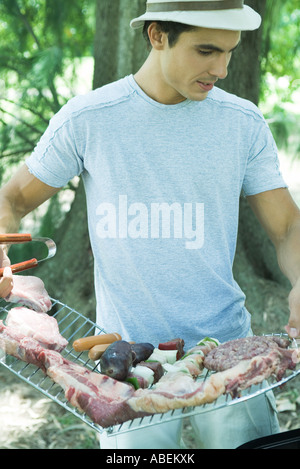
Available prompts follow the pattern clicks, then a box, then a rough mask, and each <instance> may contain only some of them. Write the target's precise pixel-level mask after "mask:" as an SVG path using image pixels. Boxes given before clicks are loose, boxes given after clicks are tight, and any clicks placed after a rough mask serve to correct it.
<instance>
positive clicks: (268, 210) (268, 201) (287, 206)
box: [248, 189, 300, 337]
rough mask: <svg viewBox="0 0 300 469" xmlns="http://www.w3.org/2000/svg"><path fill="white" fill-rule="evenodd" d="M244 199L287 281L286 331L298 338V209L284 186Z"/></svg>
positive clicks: (299, 211) (299, 325) (299, 309)
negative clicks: (274, 249)
mask: <svg viewBox="0 0 300 469" xmlns="http://www.w3.org/2000/svg"><path fill="white" fill-rule="evenodd" d="M248 201H249V203H250V206H251V208H252V210H253V211H254V213H255V214H256V216H257V218H258V220H259V221H260V223H261V224H262V226H263V227H264V228H265V230H266V232H267V234H268V235H269V237H270V239H271V241H272V242H273V244H274V246H275V248H276V252H277V259H278V264H279V266H280V268H281V270H282V272H283V273H284V274H285V275H286V277H287V278H288V279H289V280H290V282H291V285H292V290H291V292H290V295H289V307H290V317H289V322H288V325H287V326H286V331H287V332H288V334H289V335H290V336H291V337H300V210H299V208H298V206H297V205H296V203H295V202H294V200H293V199H292V197H291V195H290V193H289V191H288V190H287V189H275V190H271V191H266V192H262V193H260V194H257V195H253V196H249V197H248Z"/></svg>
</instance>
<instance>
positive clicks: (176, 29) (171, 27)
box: [143, 21, 196, 47]
mask: <svg viewBox="0 0 300 469" xmlns="http://www.w3.org/2000/svg"><path fill="white" fill-rule="evenodd" d="M151 23H156V24H157V25H158V27H159V29H160V30H161V31H162V32H163V33H166V34H168V42H169V46H170V47H173V46H175V44H176V42H177V40H178V38H179V36H180V34H181V33H184V32H186V31H191V30H193V29H195V28H196V27H195V26H191V25H189V24H183V23H176V22H174V21H145V24H144V28H143V36H144V38H145V39H146V41H147V43H148V46H151V44H150V40H149V36H148V27H149V26H150V24H151Z"/></svg>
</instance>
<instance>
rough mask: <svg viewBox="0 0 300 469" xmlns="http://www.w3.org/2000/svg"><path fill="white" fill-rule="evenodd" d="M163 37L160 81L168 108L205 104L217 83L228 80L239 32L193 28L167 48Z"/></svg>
mask: <svg viewBox="0 0 300 469" xmlns="http://www.w3.org/2000/svg"><path fill="white" fill-rule="evenodd" d="M163 35H164V36H165V37H164V38H163V44H164V45H163V48H162V49H161V50H160V52H161V54H160V74H161V77H160V78H161V80H162V82H161V85H162V86H163V88H164V95H165V99H164V101H165V103H167V104H176V103H178V102H181V101H183V100H185V99H191V100H194V101H202V100H204V99H205V98H206V97H207V94H208V92H209V91H210V90H211V89H212V88H213V85H214V84H215V83H216V81H217V80H218V79H224V78H225V77H226V76H227V67H228V64H229V61H230V59H231V55H232V52H233V50H234V49H235V48H236V47H237V46H238V44H239V41H240V36H241V34H240V32H239V31H227V30H226V31H225V30H224V31H223V30H218V29H206V28H196V29H195V30H191V31H188V32H184V33H182V34H181V35H180V36H179V38H178V41H177V42H176V44H175V45H174V46H173V47H171V48H170V47H169V45H168V40H167V35H166V34H165V33H163Z"/></svg>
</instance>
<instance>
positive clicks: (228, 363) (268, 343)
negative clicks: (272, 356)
mask: <svg viewBox="0 0 300 469" xmlns="http://www.w3.org/2000/svg"><path fill="white" fill-rule="evenodd" d="M288 345H289V340H288V339H286V338H284V337H283V338H281V337H276V336H252V337H245V338H242V339H236V340H231V341H229V342H226V343H224V344H222V345H219V347H217V348H215V349H214V350H212V351H211V352H210V353H208V355H207V356H206V357H205V360H204V366H205V367H206V368H207V369H209V370H212V371H224V370H227V369H228V368H232V367H233V366H235V365H237V364H239V363H240V361H241V360H249V359H251V358H253V357H256V356H264V355H268V354H269V352H270V351H271V350H277V351H279V352H281V353H282V354H283V353H284V352H283V351H284V350H285V349H287V347H288Z"/></svg>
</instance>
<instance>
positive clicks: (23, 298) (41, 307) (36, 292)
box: [5, 275, 52, 313]
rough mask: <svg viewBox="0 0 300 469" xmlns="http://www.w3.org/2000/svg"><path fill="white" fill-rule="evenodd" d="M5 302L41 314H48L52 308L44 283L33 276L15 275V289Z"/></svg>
mask: <svg viewBox="0 0 300 469" xmlns="http://www.w3.org/2000/svg"><path fill="white" fill-rule="evenodd" d="M5 300H6V301H9V302H10V303H19V304H21V305H23V306H27V307H28V308H30V309H33V310H34V311H37V312H40V313H47V312H48V311H50V309H51V308H52V303H51V299H50V297H49V295H48V293H47V291H46V289H45V285H44V282H43V281H42V280H41V279H40V278H38V277H33V276H25V275H24V276H22V275H13V289H12V291H11V293H10V294H9V295H8V296H7V297H6V298H5Z"/></svg>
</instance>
